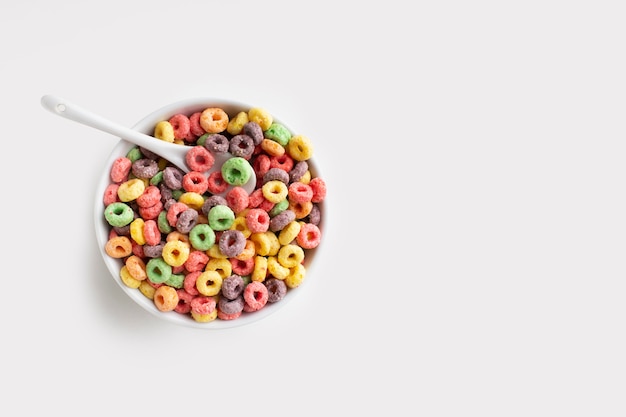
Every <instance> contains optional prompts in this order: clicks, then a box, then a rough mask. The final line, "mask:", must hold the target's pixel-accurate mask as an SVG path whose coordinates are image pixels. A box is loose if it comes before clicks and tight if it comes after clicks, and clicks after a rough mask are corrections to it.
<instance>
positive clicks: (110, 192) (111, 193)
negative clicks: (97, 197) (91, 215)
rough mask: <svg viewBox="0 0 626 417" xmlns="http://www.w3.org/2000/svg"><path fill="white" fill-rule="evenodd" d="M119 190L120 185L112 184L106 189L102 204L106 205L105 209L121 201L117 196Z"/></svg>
mask: <svg viewBox="0 0 626 417" xmlns="http://www.w3.org/2000/svg"><path fill="white" fill-rule="evenodd" d="M118 188H119V184H113V183H111V184H109V185H107V186H106V188H105V189H104V196H103V197H102V203H104V206H105V207H106V206H108V205H109V204H111V203H115V202H118V201H120V199H119V197H118V196H117V189H118Z"/></svg>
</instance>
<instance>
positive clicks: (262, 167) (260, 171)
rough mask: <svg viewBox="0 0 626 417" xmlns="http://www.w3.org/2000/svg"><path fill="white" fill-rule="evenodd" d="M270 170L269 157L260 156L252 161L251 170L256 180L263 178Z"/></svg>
mask: <svg viewBox="0 0 626 417" xmlns="http://www.w3.org/2000/svg"><path fill="white" fill-rule="evenodd" d="M270 168H271V160H270V157H269V156H267V155H265V154H261V155H259V156H257V157H256V158H255V159H254V161H252V170H253V171H254V173H255V175H256V176H257V177H258V178H263V176H264V175H265V173H266V172H267V171H268V170H269V169H270Z"/></svg>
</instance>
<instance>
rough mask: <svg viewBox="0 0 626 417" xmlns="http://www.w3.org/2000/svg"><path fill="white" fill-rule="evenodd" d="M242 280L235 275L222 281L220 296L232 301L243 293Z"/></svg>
mask: <svg viewBox="0 0 626 417" xmlns="http://www.w3.org/2000/svg"><path fill="white" fill-rule="evenodd" d="M244 286H245V284H244V282H243V278H241V276H240V275H237V274H231V275H229V276H228V277H226V278H224V279H223V281H222V296H223V297H224V298H227V299H229V300H234V299H235V298H237V297H239V296H240V295H241V294H242V293H243V289H244Z"/></svg>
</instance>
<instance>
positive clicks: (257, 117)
mask: <svg viewBox="0 0 626 417" xmlns="http://www.w3.org/2000/svg"><path fill="white" fill-rule="evenodd" d="M248 120H249V121H251V122H256V123H258V124H259V126H261V129H262V130H263V131H265V130H267V129H269V128H270V126H271V125H272V123H273V122H274V118H273V117H272V115H271V114H270V113H269V112H268V111H267V110H265V109H263V108H261V107H253V108H251V109H250V110H248Z"/></svg>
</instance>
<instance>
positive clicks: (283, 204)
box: [268, 199, 289, 217]
mask: <svg viewBox="0 0 626 417" xmlns="http://www.w3.org/2000/svg"><path fill="white" fill-rule="evenodd" d="M288 208H289V200H287V199H284V200H282V201H279V202H278V203H276V204H274V207H272V208H271V209H270V211H269V212H268V214H269V215H270V217H275V216H277V215H278V214H280V213H282V212H283V211H285V210H287V209H288Z"/></svg>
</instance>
